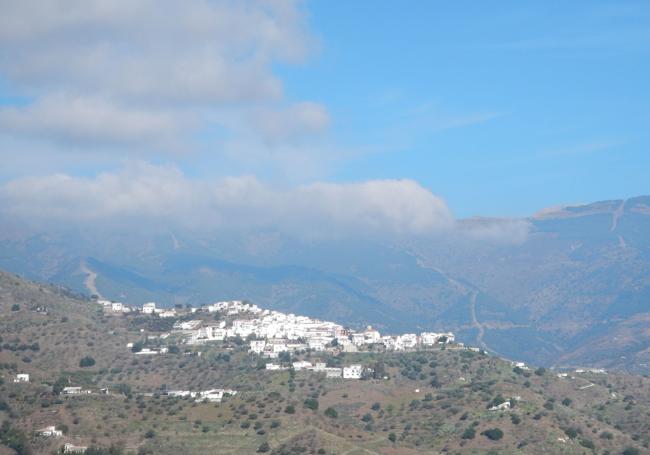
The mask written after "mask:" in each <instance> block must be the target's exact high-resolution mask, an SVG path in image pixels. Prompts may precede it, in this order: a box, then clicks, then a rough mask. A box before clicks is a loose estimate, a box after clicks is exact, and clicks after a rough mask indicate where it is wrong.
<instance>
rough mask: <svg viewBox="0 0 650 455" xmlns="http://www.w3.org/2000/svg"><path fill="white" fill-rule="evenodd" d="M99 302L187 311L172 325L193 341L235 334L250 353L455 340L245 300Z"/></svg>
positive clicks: (118, 307) (121, 308)
mask: <svg viewBox="0 0 650 455" xmlns="http://www.w3.org/2000/svg"><path fill="white" fill-rule="evenodd" d="M98 303H99V304H101V305H103V306H104V308H105V311H109V312H113V313H132V312H139V313H141V314H146V315H152V316H157V317H179V316H184V317H183V318H182V319H179V320H177V321H176V322H175V323H174V325H173V330H174V332H176V333H178V334H180V335H181V336H183V337H184V339H185V342H186V343H187V344H189V345H199V344H205V343H209V342H213V341H224V340H228V339H236V338H240V339H246V340H248V341H249V342H250V351H251V352H253V353H255V354H259V355H262V356H264V357H267V358H271V359H273V358H278V357H279V356H280V353H282V352H289V353H292V352H297V351H304V350H311V351H316V352H318V351H330V352H340V351H343V352H357V351H360V350H372V349H384V350H387V351H412V350H416V349H426V348H430V347H433V346H435V345H439V344H446V343H453V342H454V341H455V337H454V334H453V333H451V332H446V333H436V332H422V333H420V334H419V335H417V334H415V333H405V334H401V335H382V334H381V333H380V332H379V331H378V330H376V329H375V328H373V327H371V326H368V327H366V329H365V330H352V329H348V328H346V327H344V326H342V325H340V324H337V323H335V322H330V321H322V320H319V319H314V318H310V317H308V316H298V315H295V314H292V313H289V314H287V313H282V312H280V311H273V310H268V309H262V308H260V307H259V306H257V305H254V304H250V303H246V302H244V301H241V300H230V301H222V302H215V303H212V304H209V305H205V306H203V307H201V308H192V307H187V308H185V309H184V310H179V311H177V310H175V309H163V308H158V307H157V306H156V303H154V302H150V303H145V304H144V305H143V306H142V308H137V307H130V306H127V305H125V304H123V303H120V302H111V301H108V300H98ZM180 311H182V314H181V313H180ZM197 312H201V313H209V314H211V313H219V314H220V315H223V316H226V317H225V318H224V319H222V320H219V321H210V322H206V321H204V320H202V319H199V318H197V319H189V320H188V318H187V315H191V314H193V313H197ZM190 317H192V316H190ZM204 319H205V318H204ZM165 335H166V336H168V334H165ZM127 347H132V345H131V346H127ZM162 353H164V352H163V350H162V349H160V348H159V349H142V350H140V351H138V352H136V354H139V355H153V354H162Z"/></svg>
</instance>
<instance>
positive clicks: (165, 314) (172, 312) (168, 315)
mask: <svg viewBox="0 0 650 455" xmlns="http://www.w3.org/2000/svg"><path fill="white" fill-rule="evenodd" d="M158 316H159V317H161V318H173V317H176V310H174V309H173V308H172V309H170V310H163V311H161V312H160V313H158Z"/></svg>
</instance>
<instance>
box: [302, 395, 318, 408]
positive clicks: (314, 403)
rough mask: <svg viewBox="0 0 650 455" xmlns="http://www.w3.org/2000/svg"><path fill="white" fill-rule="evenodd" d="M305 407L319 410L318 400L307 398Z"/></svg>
mask: <svg viewBox="0 0 650 455" xmlns="http://www.w3.org/2000/svg"><path fill="white" fill-rule="evenodd" d="M304 405H305V407H306V408H307V409H311V410H312V411H315V410H317V409H318V400H317V399H316V398H307V399H306V400H305V403H304Z"/></svg>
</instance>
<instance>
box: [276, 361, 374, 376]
mask: <svg viewBox="0 0 650 455" xmlns="http://www.w3.org/2000/svg"><path fill="white" fill-rule="evenodd" d="M290 368H292V369H294V370H295V371H313V372H315V373H324V374H325V377H326V378H332V379H334V378H343V379H361V376H362V375H363V373H364V372H365V371H367V370H368V371H369V369H367V368H364V367H363V366H361V365H349V366H347V367H342V368H340V367H328V366H327V365H326V364H325V363H324V362H316V363H313V364H312V363H311V362H307V361H305V360H301V361H297V362H293V363H291V366H288V365H287V366H285V365H281V364H277V363H267V364H266V369H267V370H269V371H281V370H288V369H290Z"/></svg>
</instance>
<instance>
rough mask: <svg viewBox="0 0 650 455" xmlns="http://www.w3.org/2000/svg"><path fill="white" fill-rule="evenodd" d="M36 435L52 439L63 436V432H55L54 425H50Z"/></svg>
mask: <svg viewBox="0 0 650 455" xmlns="http://www.w3.org/2000/svg"><path fill="white" fill-rule="evenodd" d="M37 433H38V434H39V435H40V436H44V437H46V438H49V437H52V438H60V437H61V436H63V431H61V430H57V429H56V427H55V426H54V425H51V426H49V427H45V428H41V429H40V430H38V431H37Z"/></svg>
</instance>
